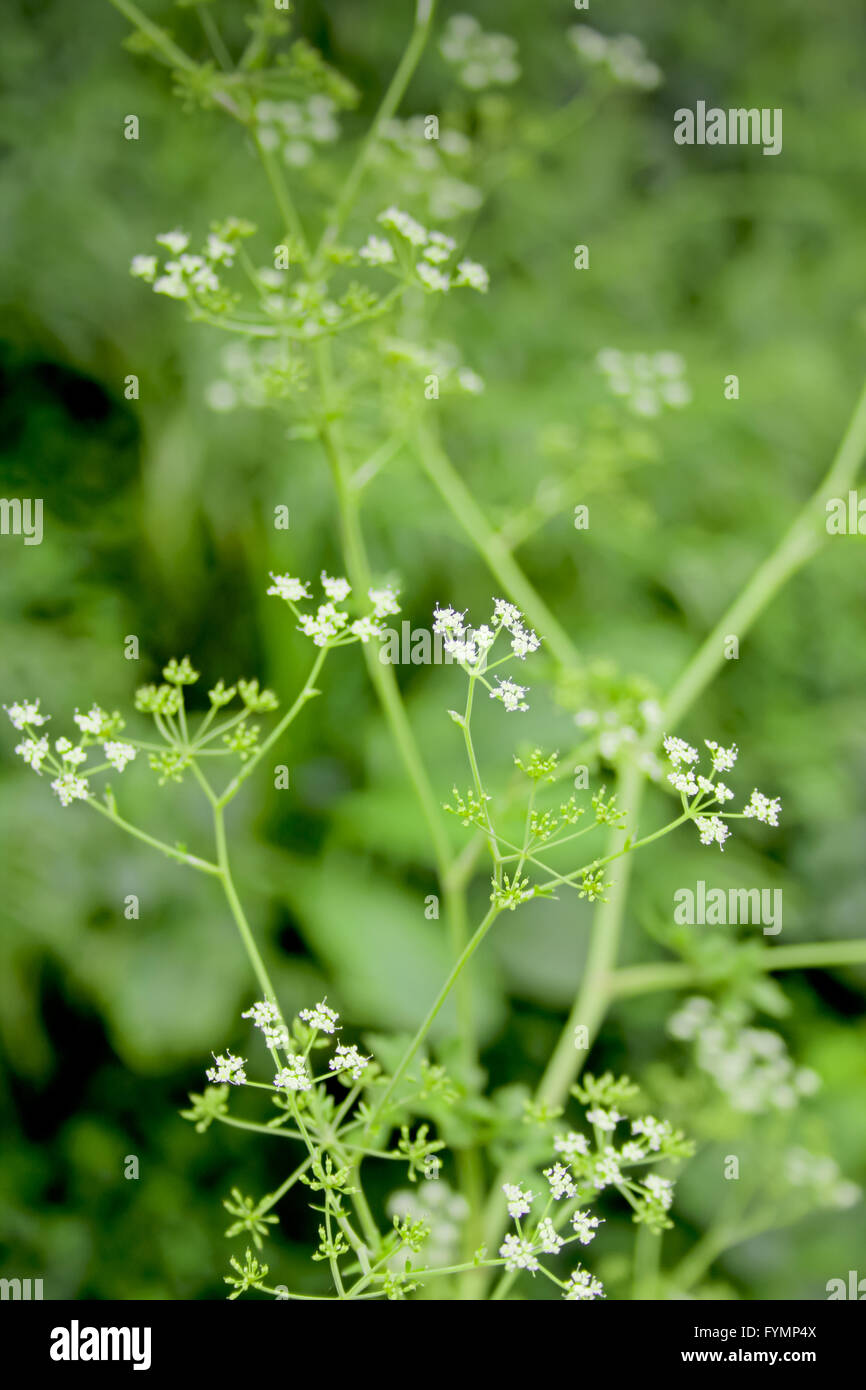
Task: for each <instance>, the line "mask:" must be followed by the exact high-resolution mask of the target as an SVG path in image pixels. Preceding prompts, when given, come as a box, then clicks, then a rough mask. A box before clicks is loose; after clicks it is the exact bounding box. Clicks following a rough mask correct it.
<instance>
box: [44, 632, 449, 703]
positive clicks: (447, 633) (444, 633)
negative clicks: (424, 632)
mask: <svg viewBox="0 0 866 1390" xmlns="http://www.w3.org/2000/svg"><path fill="white" fill-rule="evenodd" d="M464 617H465V614H463V613H458V612H457V610H456V608H440V607H439V606H438V605H437V606H436V607H435V608H434V609H433V631H434V632H437V633H439V634H440V635H442V636H446V635H451V634H453V633H462V632H463V631H464V626H463V619H464ZM18 727H19V728H20V727H21V726H20V725H18Z"/></svg>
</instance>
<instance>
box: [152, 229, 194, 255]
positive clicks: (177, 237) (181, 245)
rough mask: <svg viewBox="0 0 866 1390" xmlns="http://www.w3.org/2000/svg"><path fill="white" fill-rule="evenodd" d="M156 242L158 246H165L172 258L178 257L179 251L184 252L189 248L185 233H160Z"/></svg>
mask: <svg viewBox="0 0 866 1390" xmlns="http://www.w3.org/2000/svg"><path fill="white" fill-rule="evenodd" d="M156 240H157V243H158V244H159V245H160V246H166V247H167V248H168V250H169V251H170V252H171V254H172V255H173V256H179V255H180V253H181V251H185V250H186V248H187V247H188V246H189V237H188V236H187V234H186V232H181V231H179V230H176V231H173V232H160V234H159V236H158V237H157V238H156Z"/></svg>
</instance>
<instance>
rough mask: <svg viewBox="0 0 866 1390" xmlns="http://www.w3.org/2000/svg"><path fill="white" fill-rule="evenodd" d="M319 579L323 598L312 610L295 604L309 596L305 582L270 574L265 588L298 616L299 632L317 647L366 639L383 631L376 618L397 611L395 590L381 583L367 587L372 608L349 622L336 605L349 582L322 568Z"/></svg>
mask: <svg viewBox="0 0 866 1390" xmlns="http://www.w3.org/2000/svg"><path fill="white" fill-rule="evenodd" d="M320 578H321V584H322V590H323V592H324V594H325V597H326V600H327V601H326V602H325V603H321V604H319V607H318V609H317V610H316V612H315V613H300V612H298V609H297V607H296V605H297V604H298V603H300V602H301V601H302V600H304V599H309V598H311V597H312V595H311V593H310V591H309V588H308V585H307V584H306V583H305V582H304V581H303V580H300V579H296V578H295V577H294V576H293V575H291V574H272V575H271V579H272V580H273V583H272V585H271V587H270V588H269V589H268V591H267V592H268V594H269V595H271V596H272V597H274V598H281V599H283V600H284V601H285V602H286V603H287V604H288V605H289V607H290V608H291V609H292V612H293V613H294V614H295V616H296V618H297V619H298V630H299V632H303V633H304V635H305V636H306V637H312V639H313V642H314V644H315V645H316V646H317V647H328V646H341V645H345V644H346V643H347V642H355V641H358V642H365V643H366V642H369V641H371V640H372V638H374V637H379V636H380V635H381V634H382V632H384V628H383V627H382V624H381V622H380V621H379V619H381V618H386V617H390V616H391V615H392V614H394V613H399V612H400V605H399V603H398V602H397V592H398V591H397V590H395V589H392V588H391V587H390V586H389V585H383V586H382V587H381V588H378V589H375V588H371V589H368V590H367V597H368V598H369V600H370V602H371V603H372V605H373V611H372V612H371V613H367V614H365V615H364V617H362V618H356V619H355V620H354V621H353V622H350V621H349V615H348V613H347V612H346V611H345V610H344V609H342V608H338V607H337V604H338V603H343V602H344V601H345V600H346V599H347V598H348V597H349V594H350V593H351V592H352V586H351V584H350V583H349V581H348V580H347V579H344V578H342V577H336V578H334V577H332V576H331V575H328V574H326V573H325V571H324V570H322V573H321V576H320Z"/></svg>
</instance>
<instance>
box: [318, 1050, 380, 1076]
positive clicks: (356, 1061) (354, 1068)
mask: <svg viewBox="0 0 866 1390" xmlns="http://www.w3.org/2000/svg"><path fill="white" fill-rule="evenodd" d="M370 1060H371V1059H370V1058H369V1057H362V1055H361V1053H360V1052H359V1051H358V1049H357V1047H356V1046H355V1044H354V1043H352V1044H351V1046H349V1047H344V1046H343V1044H342V1043H337V1047H336V1050H335V1052H334V1055H333V1057H332V1058H331V1059H330V1061H329V1062H328V1066H329V1067H330V1069H331V1071H345V1072H348V1073H349V1075H350V1076H351V1077H352V1080H353V1081H360V1079H361V1077H362V1076H363V1075H364V1072H365V1071H366V1070H367V1068H368V1066H369V1065H370Z"/></svg>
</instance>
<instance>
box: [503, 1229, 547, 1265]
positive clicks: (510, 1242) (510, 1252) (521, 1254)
mask: <svg viewBox="0 0 866 1390" xmlns="http://www.w3.org/2000/svg"><path fill="white" fill-rule="evenodd" d="M499 1253H500V1255H502V1256H503V1258H504V1260H505V1268H506V1269H507V1270H508V1271H509V1273H513V1272H514V1271H515V1270H518V1269H529V1270H532V1271H533V1272H534V1271H535V1270H536V1269H538V1260H537V1259H536V1258H535V1254H534V1252H533V1247H532V1243H531V1242H530V1241H528V1240H521V1238H520V1236H515V1235H508V1236H506V1237H505V1239H504V1241H503V1242H502V1244H501V1245H500V1247H499Z"/></svg>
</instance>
